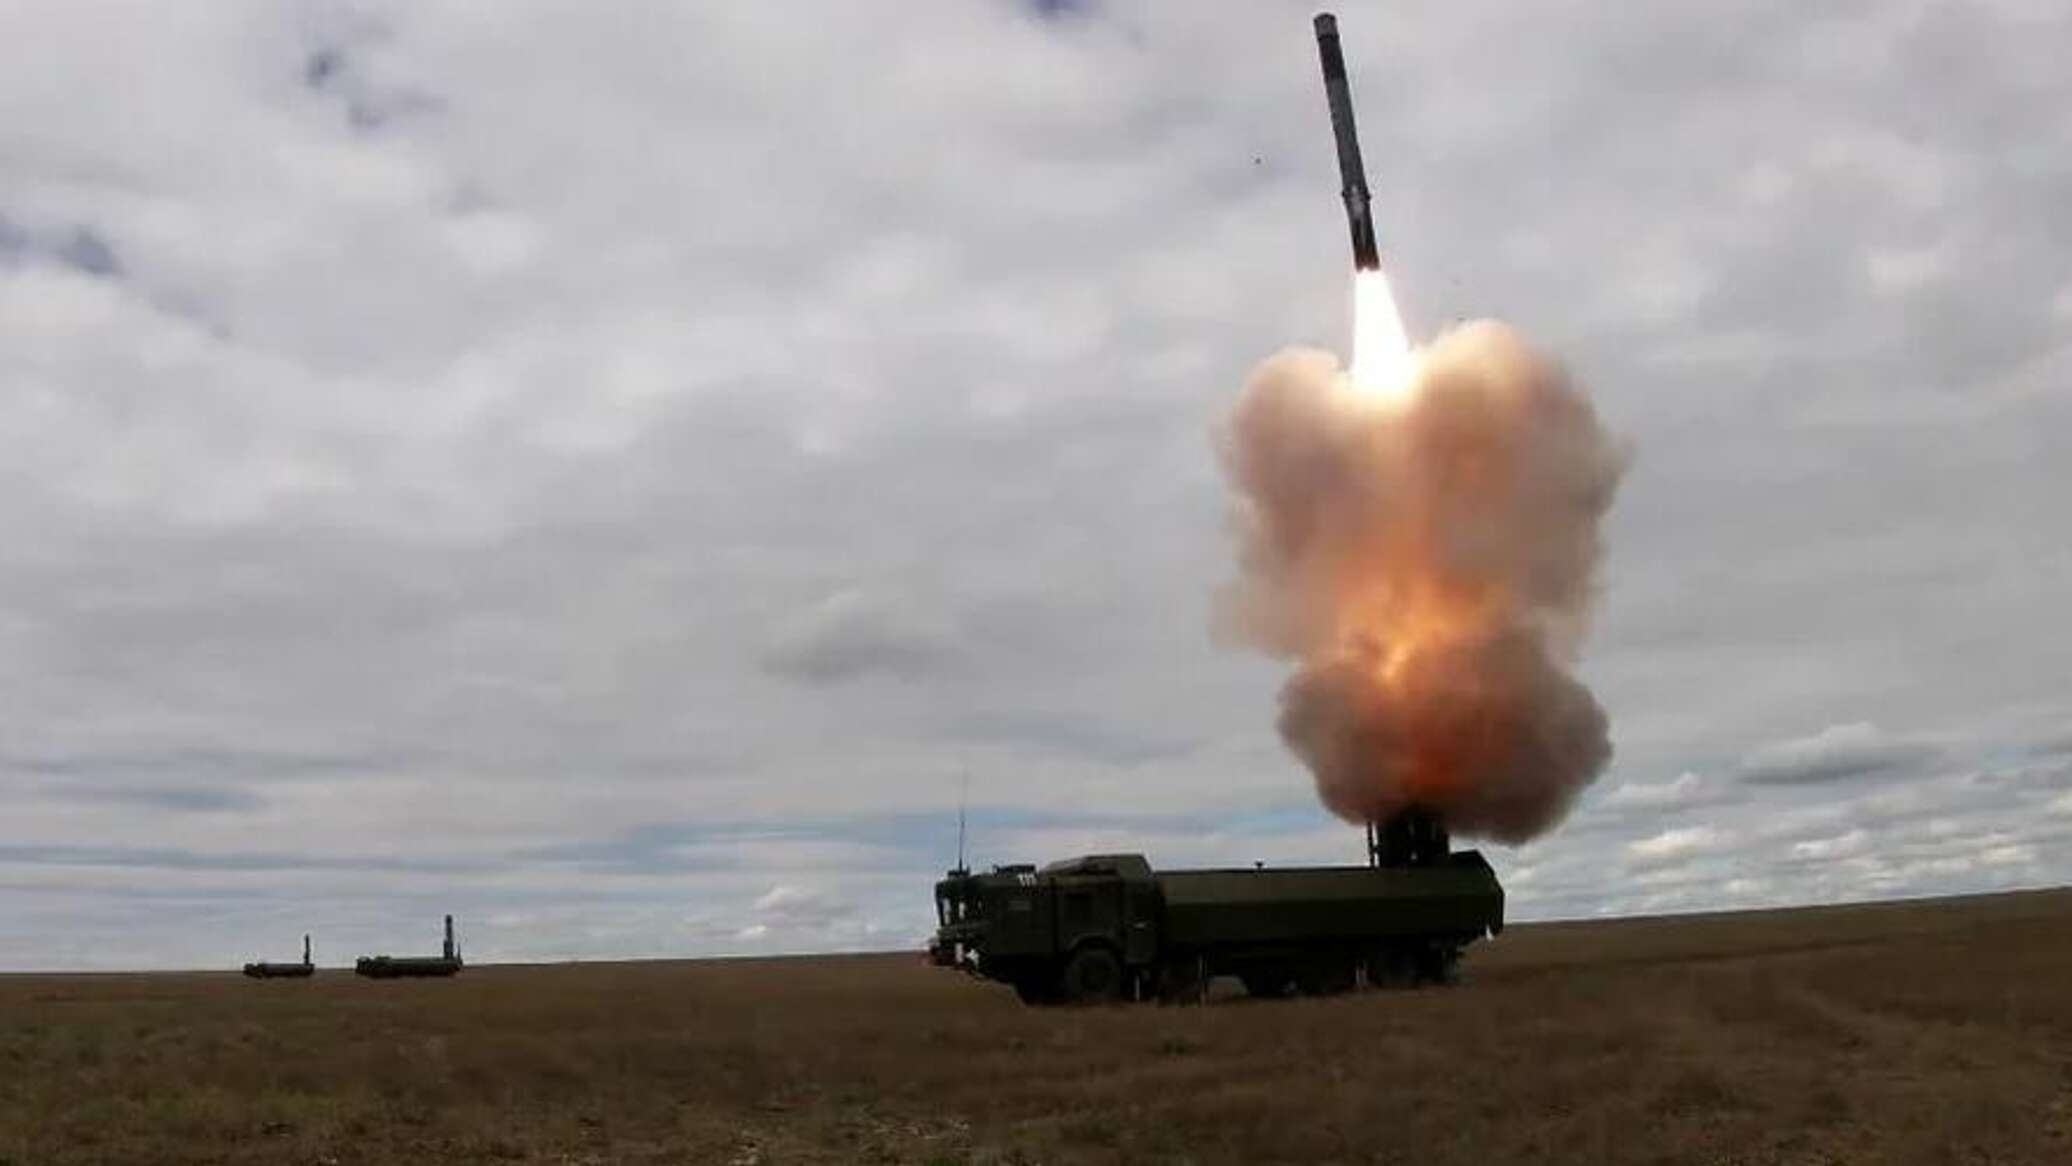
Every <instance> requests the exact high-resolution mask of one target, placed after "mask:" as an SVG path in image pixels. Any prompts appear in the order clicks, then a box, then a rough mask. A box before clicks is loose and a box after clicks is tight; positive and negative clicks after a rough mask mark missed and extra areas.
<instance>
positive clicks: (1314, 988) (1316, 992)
mask: <svg viewBox="0 0 2072 1166" xmlns="http://www.w3.org/2000/svg"><path fill="white" fill-rule="evenodd" d="M1359 979H1360V976H1359V969H1358V968H1357V967H1356V966H1355V965H1354V964H1353V963H1352V962H1351V961H1350V960H1347V961H1344V962H1324V963H1317V964H1312V965H1310V966H1309V967H1306V968H1304V969H1302V973H1301V974H1300V975H1299V976H1297V977H1296V978H1295V987H1296V988H1297V989H1298V990H1299V991H1300V992H1301V993H1302V994H1303V995H1304V996H1336V995H1339V994H1340V993H1343V992H1350V991H1352V990H1353V987H1354V985H1356V984H1357V983H1359Z"/></svg>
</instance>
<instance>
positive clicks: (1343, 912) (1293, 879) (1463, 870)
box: [1158, 852, 1503, 949]
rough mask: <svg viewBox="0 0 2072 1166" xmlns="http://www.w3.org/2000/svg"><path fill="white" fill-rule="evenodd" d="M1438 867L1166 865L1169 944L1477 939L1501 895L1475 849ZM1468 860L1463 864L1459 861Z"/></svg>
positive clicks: (1499, 912) (1494, 919) (1498, 917)
mask: <svg viewBox="0 0 2072 1166" xmlns="http://www.w3.org/2000/svg"><path fill="white" fill-rule="evenodd" d="M1455 859H1456V861H1454V862H1452V863H1449V864H1447V865H1444V866H1433V867H1406V868H1399V869H1390V868H1380V869H1377V868H1373V867H1313V868H1307V869H1295V870H1270V869H1269V870H1204V871H1167V872H1162V873H1161V874H1160V875H1159V876H1158V879H1159V883H1160V884H1161V886H1162V887H1163V888H1164V891H1165V900H1166V910H1165V934H1164V939H1165V941H1166V942H1167V943H1168V944H1170V945H1173V946H1176V947H1182V948H1192V949H1209V948H1216V947H1225V946H1242V945H1248V944H1262V943H1308V942H1315V943H1358V942H1362V941H1367V940H1379V939H1391V938H1399V937H1408V936H1447V935H1452V936H1461V937H1478V936H1480V935H1482V934H1484V933H1485V932H1486V931H1491V930H1494V929H1496V928H1500V927H1501V926H1502V925H1503V892H1502V890H1501V889H1500V888H1499V887H1498V885H1497V882H1496V877H1495V875H1494V873H1493V872H1491V871H1490V870H1489V867H1488V865H1487V864H1486V863H1485V862H1483V861H1482V859H1481V856H1479V855H1474V854H1473V853H1472V852H1467V853H1464V854H1460V855H1456V856H1455ZM1463 859H1466V860H1468V861H1460V860H1463Z"/></svg>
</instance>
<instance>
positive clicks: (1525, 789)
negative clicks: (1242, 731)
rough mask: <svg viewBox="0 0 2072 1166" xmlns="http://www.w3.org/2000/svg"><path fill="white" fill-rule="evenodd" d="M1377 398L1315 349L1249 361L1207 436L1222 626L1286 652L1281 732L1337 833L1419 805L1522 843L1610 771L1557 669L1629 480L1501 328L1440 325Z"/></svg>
mask: <svg viewBox="0 0 2072 1166" xmlns="http://www.w3.org/2000/svg"><path fill="white" fill-rule="evenodd" d="M1394 379H1395V381H1396V382H1397V383H1392V384H1390V385H1387V386H1383V387H1379V388H1377V387H1375V386H1372V385H1355V384H1354V383H1353V381H1352V380H1351V379H1350V378H1348V377H1347V375H1346V374H1345V373H1344V372H1343V371H1342V370H1341V369H1340V367H1339V365H1338V361H1337V359H1336V358H1335V357H1334V356H1332V355H1331V354H1329V353H1326V352H1320V351H1314V350H1304V349H1294V350H1289V351H1285V352H1282V353H1280V354H1278V355H1276V356H1274V357H1272V358H1271V359H1269V360H1267V361H1266V362H1265V363H1264V364H1262V365H1261V366H1260V367H1259V368H1258V369H1257V370H1256V371H1255V372H1254V373H1253V374H1252V377H1251V379H1250V381H1249V382H1248V383H1247V384H1246V385H1245V389H1244V393H1243V395H1242V397H1241V398H1240V400H1239V401H1238V404H1237V407H1236V410H1235V412H1234V413H1233V415H1232V416H1231V418H1230V420H1229V424H1228V428H1227V429H1226V431H1225V433H1224V435H1223V441H1224V446H1223V451H1222V452H1223V458H1224V464H1225V468H1226V470H1227V472H1228V474H1229V476H1230V479H1231V482H1232V485H1233V486H1234V488H1235V490H1236V493H1237V508H1236V509H1237V514H1236V518H1237V523H1238V537H1239V542H1240V547H1239V557H1240V572H1241V573H1240V577H1239V579H1238V580H1237V582H1236V584H1235V585H1234V586H1233V587H1232V588H1231V589H1230V590H1229V592H1228V594H1227V595H1226V596H1225V597H1224V598H1225V600H1226V607H1225V611H1224V615H1225V617H1226V618H1227V620H1228V622H1229V625H1230V630H1231V631H1234V632H1235V633H1236V634H1237V635H1238V636H1239V637H1241V638H1242V639H1243V640H1244V641H1245V642H1247V643H1249V644H1251V645H1252V646H1255V647H1257V648H1259V649H1262V650H1264V651H1267V652H1270V653H1272V654H1275V655H1279V656H1285V657H1288V658H1291V659H1293V660H1295V661H1296V663H1297V667H1296V671H1295V674H1294V675H1293V676H1292V677H1291V678H1290V679H1289V680H1288V683H1287V685H1286V687H1285V688H1284V689H1283V690H1282V692H1281V715H1280V731H1281V735H1282V737H1283V738H1284V739H1285V740H1286V741H1287V743H1288V746H1289V747H1290V748H1291V749H1292V750H1293V751H1294V752H1295V753H1296V755H1297V756H1299V757H1300V758H1301V759H1302V760H1303V762H1304V763H1305V764H1307V765H1308V766H1309V768H1310V770H1311V771H1312V772H1313V773H1314V774H1315V775H1316V782H1317V792H1318V795H1319V796H1320V797H1321V798H1322V799H1323V802H1324V804H1325V805H1326V806H1327V807H1329V808H1330V809H1331V811H1332V812H1333V813H1336V814H1337V815H1339V816H1340V817H1342V818H1346V819H1348V820H1351V821H1356V822H1360V821H1370V822H1371V821H1380V820H1383V819H1386V818H1387V817H1389V816H1390V815H1392V814H1394V813H1396V812H1397V811H1399V810H1402V809H1405V808H1408V807H1411V806H1417V807H1420V808H1423V809H1426V810H1430V811H1433V812H1436V813H1437V814H1438V815H1439V816H1440V817H1441V818H1443V819H1444V820H1445V822H1446V823H1447V825H1448V826H1449V827H1450V828H1451V829H1453V830H1454V831H1456V832H1460V833H1465V834H1472V835H1481V836H1487V837H1493V838H1496V839H1498V840H1501V841H1506V842H1519V841H1523V840H1524V839H1526V838H1529V837H1531V836H1533V835H1535V834H1538V833H1539V832H1541V831H1543V830H1545V829H1547V828H1548V827H1549V826H1552V825H1553V824H1554V823H1556V822H1557V821H1559V820H1560V818H1561V817H1562V815H1563V814H1564V813H1565V812H1566V810H1567V808H1568V806H1569V804H1570V802H1571V801H1572V800H1573V799H1574V797H1575V795H1576V793H1577V792H1578V791H1580V790H1581V789H1582V788H1583V787H1584V786H1585V785H1587V784H1588V783H1589V782H1590V781H1591V780H1592V779H1593V778H1595V777H1596V776H1597V774H1598V772H1599V771H1600V770H1601V769H1602V768H1603V767H1604V764H1605V762H1606V761H1608V760H1609V759H1610V757H1611V742H1610V738H1609V735H1608V731H1607V723H1606V720H1605V715H1604V711H1603V709H1601V708H1600V707H1599V706H1598V704H1597V701H1596V699H1595V698H1594V697H1592V696H1591V694H1590V691H1589V690H1588V689H1587V688H1585V687H1584V686H1583V685H1582V684H1581V683H1580V682H1579V681H1577V680H1576V679H1575V677H1573V676H1571V675H1570V674H1569V672H1568V670H1567V668H1568V665H1569V664H1570V663H1571V662H1572V661H1573V660H1574V658H1575V654H1576V651H1577V649H1578V647H1579V644H1580V641H1581V638H1582V635H1583V632H1584V629H1585V624H1586V622H1587V616H1588V611H1589V607H1590V602H1591V598H1592V594H1593V589H1594V575H1595V572H1596V566H1597V562H1598V559H1599V555H1600V540H1599V535H1598V523H1599V520H1600V519H1601V518H1602V517H1603V515H1604V513H1605V510H1606V509H1607V507H1609V506H1610V504H1611V500H1612V495H1613V492H1614V491H1615V490H1616V488H1617V486H1618V482H1619V478H1620V476H1621V474H1622V472H1623V470H1624V467H1625V460H1626V459H1625V456H1624V452H1623V450H1622V449H1621V447H1620V446H1619V445H1618V444H1616V443H1615V442H1613V441H1612V440H1611V439H1610V438H1609V436H1608V435H1607V434H1606V433H1605V431H1604V430H1603V429H1602V428H1600V427H1599V425H1598V421H1597V417H1596V414H1595V412H1594V410H1593V409H1592V408H1591V406H1590V402H1589V401H1588V400H1587V399H1586V398H1585V397H1583V395H1582V394H1581V393H1579V392H1578V391H1576V389H1575V388H1574V387H1573V386H1572V385H1571V384H1570V383H1569V381H1568V378H1567V377H1566V375H1565V374H1564V373H1563V372H1562V371H1561V370H1560V369H1559V368H1558V367H1556V366H1555V365H1554V364H1552V363H1550V362H1549V361H1547V360H1546V359H1544V358H1542V357H1541V356H1539V355H1538V354H1536V353H1534V352H1533V351H1532V350H1531V349H1530V348H1529V347H1528V346H1527V345H1526V344H1525V343H1524V341H1523V339H1522V338H1521V337H1520V336H1519V335H1518V334H1517V333H1515V332H1513V331H1512V330H1511V329H1510V328H1508V327H1505V326H1504V325H1502V324H1496V323H1489V322H1481V323H1475V324H1469V325H1466V326H1463V327H1460V328H1456V329H1454V330H1453V331H1451V332H1448V333H1446V334H1445V335H1443V336H1441V337H1439V338H1438V340H1437V341H1435V342H1434V343H1433V344H1431V345H1430V346H1429V347H1427V348H1425V349H1423V350H1421V351H1419V352H1417V353H1415V354H1413V355H1412V356H1411V357H1410V359H1409V360H1408V361H1407V362H1406V363H1405V364H1404V365H1403V367H1402V368H1401V370H1400V371H1399V373H1398V375H1397V376H1396V377H1395V378H1394Z"/></svg>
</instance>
